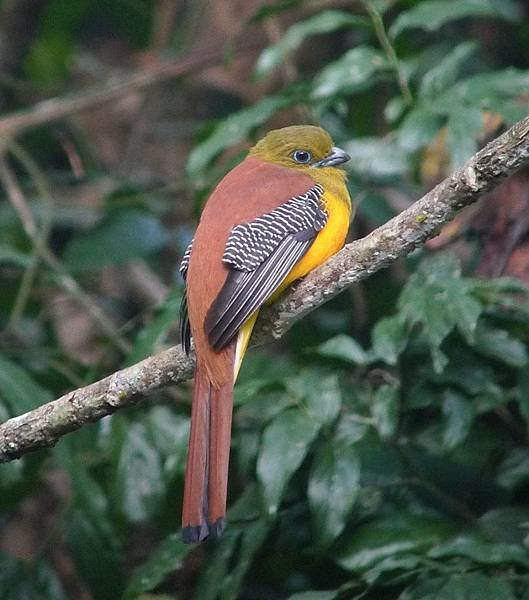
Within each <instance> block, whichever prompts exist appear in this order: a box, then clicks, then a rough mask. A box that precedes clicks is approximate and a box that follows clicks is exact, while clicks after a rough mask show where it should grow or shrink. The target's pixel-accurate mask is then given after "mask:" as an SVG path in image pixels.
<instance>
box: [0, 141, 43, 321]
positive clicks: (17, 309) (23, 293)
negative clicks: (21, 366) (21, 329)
mask: <svg viewBox="0 0 529 600" xmlns="http://www.w3.org/2000/svg"><path fill="white" fill-rule="evenodd" d="M10 150H11V152H12V153H13V155H14V156H15V157H16V158H17V159H18V161H19V162H20V163H21V164H23V165H24V166H25V168H26V171H27V172H28V174H29V175H31V176H32V178H33V179H34V180H36V181H37V180H39V181H40V178H41V173H40V169H39V168H38V166H37V165H36V163H35V162H34V161H33V159H32V158H31V156H30V155H29V154H28V153H27V152H26V151H25V150H24V148H22V147H21V146H19V145H18V144H17V143H16V142H13V143H12V144H11V147H10ZM3 167H4V165H3V164H2V168H3ZM10 175H11V174H10V173H8V172H7V173H3V174H2V179H4V180H5V178H7V179H9V177H10ZM15 187H16V186H15ZM40 187H43V186H42V185H40ZM44 187H45V186H44ZM13 192H15V193H16V195H17V196H18V202H19V209H20V210H21V211H22V213H21V219H22V216H24V217H25V219H26V225H25V230H26V232H28V231H29V230H35V231H34V234H33V235H34V239H35V240H36V243H35V244H33V248H32V252H31V262H30V264H29V266H28V268H27V269H26V270H25V271H24V275H23V276H22V281H21V283H20V287H19V289H18V292H17V296H16V298H15V302H14V303H13V309H12V311H11V314H10V315H9V320H8V322H7V329H11V330H12V329H14V328H15V327H16V325H17V323H18V321H19V319H20V318H21V317H22V315H23V314H24V310H25V308H26V305H27V302H28V300H29V296H30V294H31V289H32V287H33V282H34V280H35V278H36V276H37V272H38V266H39V260H40V252H39V249H40V248H42V247H44V246H47V241H48V236H49V233H50V228H51V221H52V212H53V202H52V198H51V194H42V193H41V197H42V201H43V203H44V210H43V217H42V219H41V224H40V230H39V231H36V228H37V227H36V223H35V221H34V219H33V215H32V214H31V211H30V210H29V207H28V205H27V203H26V201H25V198H24V197H23V195H22V193H21V190H20V189H19V188H16V189H13ZM13 200H14V198H13ZM13 200H12V201H13ZM28 235H29V233H28Z"/></svg>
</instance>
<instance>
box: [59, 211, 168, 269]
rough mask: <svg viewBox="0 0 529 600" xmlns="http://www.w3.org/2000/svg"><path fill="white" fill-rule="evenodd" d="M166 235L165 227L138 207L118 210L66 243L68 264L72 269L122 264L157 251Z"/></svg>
mask: <svg viewBox="0 0 529 600" xmlns="http://www.w3.org/2000/svg"><path fill="white" fill-rule="evenodd" d="M167 239H168V238H167V233H166V231H165V229H164V228H163V227H162V226H161V224H160V222H159V221H158V220H157V219H155V218H154V217H152V216H151V215H149V214H147V213H144V212H142V211H138V210H127V211H119V212H116V213H113V214H111V215H109V216H108V217H107V218H106V219H105V220H104V221H103V222H102V223H101V224H100V225H98V226H96V227H95V228H94V229H92V230H91V231H88V232H86V233H84V234H82V235H79V236H77V237H75V238H73V239H72V241H71V242H70V243H69V244H68V246H67V247H66V251H65V255H64V259H65V264H66V266H67V267H68V268H69V269H72V270H73V271H85V270H91V269H100V268H101V267H104V266H106V265H110V264H122V263H125V262H127V261H129V260H132V259H134V258H139V257H142V256H147V255H149V254H153V253H154V252H157V251H158V250H160V249H161V248H163V246H164V245H165V244H166V242H167Z"/></svg>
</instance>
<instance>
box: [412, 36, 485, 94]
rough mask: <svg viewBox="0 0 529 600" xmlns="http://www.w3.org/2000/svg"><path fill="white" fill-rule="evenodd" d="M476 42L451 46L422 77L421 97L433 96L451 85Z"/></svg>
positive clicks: (472, 51)
mask: <svg viewBox="0 0 529 600" xmlns="http://www.w3.org/2000/svg"><path fill="white" fill-rule="evenodd" d="M477 49H478V45H477V44H476V42H462V43H461V44H458V45H457V46H456V47H455V48H453V49H452V50H451V51H450V52H449V53H448V54H447V55H446V56H445V57H444V58H442V60H441V61H440V62H439V63H437V64H436V65H435V66H434V67H433V68H432V69H430V70H429V71H428V72H427V73H426V74H425V75H424V77H423V78H422V80H421V85H420V87H419V96H420V97H421V98H426V99H429V98H435V96H436V95H437V94H441V93H444V92H445V90H446V89H447V88H448V87H450V86H451V85H453V84H454V83H455V82H456V80H457V77H458V75H459V71H460V70H461V69H462V67H464V66H466V64H467V61H468V60H469V58H470V56H471V55H472V54H474V52H476V50H477Z"/></svg>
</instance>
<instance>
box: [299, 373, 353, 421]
mask: <svg viewBox="0 0 529 600" xmlns="http://www.w3.org/2000/svg"><path fill="white" fill-rule="evenodd" d="M287 389H288V390H289V391H290V393H291V394H292V395H294V396H295V397H296V399H297V400H298V401H299V402H300V403H302V404H303V405H304V408H305V409H306V411H307V413H308V415H309V416H310V417H311V418H312V419H313V420H315V421H317V422H319V423H321V424H322V425H326V424H330V423H332V422H333V421H334V420H335V419H336V417H337V416H338V413H339V412H340V408H341V406H342V393H341V390H340V385H339V382H338V376H337V375H329V374H327V373H326V372H321V371H319V370H318V369H304V370H303V371H301V372H300V373H299V375H298V376H297V377H293V378H291V379H289V380H288V381H287Z"/></svg>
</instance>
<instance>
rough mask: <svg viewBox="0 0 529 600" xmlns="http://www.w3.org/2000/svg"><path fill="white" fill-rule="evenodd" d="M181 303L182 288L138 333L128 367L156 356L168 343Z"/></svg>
mask: <svg viewBox="0 0 529 600" xmlns="http://www.w3.org/2000/svg"><path fill="white" fill-rule="evenodd" d="M181 301H182V291H181V289H180V288H175V289H173V290H172V291H171V292H170V294H169V296H168V297H167V298H166V299H165V300H164V301H163V303H162V304H161V305H160V306H159V307H157V309H156V314H155V316H154V318H153V320H152V321H151V322H150V323H149V324H148V325H146V326H145V327H143V328H142V329H141V330H140V332H139V333H138V336H137V337H136V340H135V342H134V347H133V349H132V351H131V352H130V354H129V355H128V357H127V364H128V365H133V364H135V363H137V362H139V361H140V360H143V359H144V358H146V357H147V356H151V355H152V354H155V352H156V350H157V349H159V347H160V345H161V344H163V343H164V342H165V341H166V339H167V336H168V334H169V332H170V331H171V329H173V328H174V327H175V325H176V320H177V318H176V316H177V315H178V314H179V311H180V303H181Z"/></svg>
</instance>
